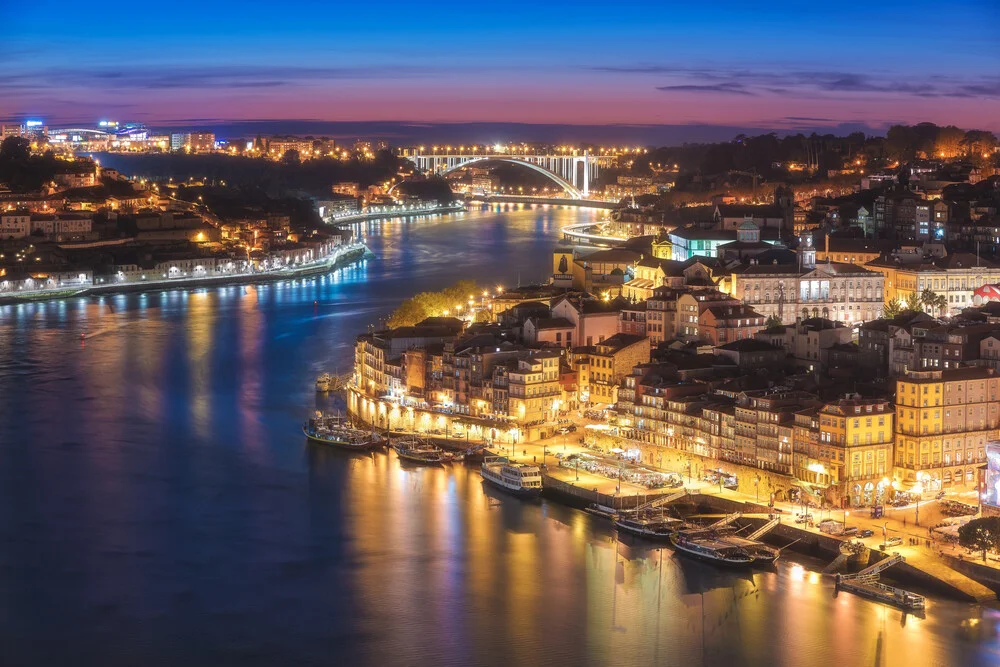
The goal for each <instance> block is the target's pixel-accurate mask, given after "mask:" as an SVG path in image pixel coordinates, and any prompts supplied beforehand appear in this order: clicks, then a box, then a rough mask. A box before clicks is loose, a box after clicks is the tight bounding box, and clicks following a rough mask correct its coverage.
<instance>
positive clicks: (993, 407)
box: [895, 368, 1000, 493]
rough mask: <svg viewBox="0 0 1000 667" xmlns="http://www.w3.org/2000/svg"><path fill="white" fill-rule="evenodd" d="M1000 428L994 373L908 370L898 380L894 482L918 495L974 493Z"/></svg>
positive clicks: (999, 391)
mask: <svg viewBox="0 0 1000 667" xmlns="http://www.w3.org/2000/svg"><path fill="white" fill-rule="evenodd" d="M998 426H1000V377H998V376H997V375H996V372H995V371H994V370H993V369H992V368H951V369H942V370H927V371H924V370H920V371H910V372H908V373H907V374H906V375H905V376H903V377H900V378H899V379H898V380H897V381H896V449H895V477H896V479H897V480H898V482H900V483H901V485H902V486H903V488H909V489H911V490H914V491H916V492H918V493H921V492H924V491H937V490H940V489H952V488H960V489H974V488H975V480H976V468H977V467H978V466H980V465H982V464H983V463H985V461H986V443H987V442H989V441H990V440H995V439H996V438H997V428H998Z"/></svg>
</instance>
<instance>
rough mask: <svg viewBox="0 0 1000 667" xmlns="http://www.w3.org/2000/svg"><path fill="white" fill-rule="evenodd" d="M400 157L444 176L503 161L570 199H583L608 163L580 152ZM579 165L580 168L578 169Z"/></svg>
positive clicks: (602, 157)
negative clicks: (543, 179) (551, 184)
mask: <svg viewBox="0 0 1000 667" xmlns="http://www.w3.org/2000/svg"><path fill="white" fill-rule="evenodd" d="M402 157H404V158H406V159H407V160H410V161H411V162H413V164H415V165H416V167H417V169H419V170H420V171H422V172H425V173H430V174H437V175H441V176H443V175H445V174H448V173H450V172H453V171H455V170H457V169H463V168H465V167H469V166H473V165H476V164H479V163H486V162H507V163H510V164H519V165H522V166H524V167H527V168H529V169H532V170H534V171H536V172H538V173H540V174H542V175H544V176H546V177H547V178H548V179H549V180H551V181H552V182H554V183H556V184H557V185H559V186H560V187H561V188H562V189H563V190H565V191H566V192H567V194H569V196H570V197H572V198H573V199H584V198H586V197H587V196H588V195H589V194H590V181H591V179H596V178H597V175H598V173H599V170H600V168H601V167H602V166H609V164H610V159H609V158H606V157H604V156H601V157H597V156H593V155H590V154H589V153H588V152H587V151H584V153H583V155H560V154H553V155H543V154H534V155H528V154H523V155H522V154H510V153H480V154H432V155H424V154H420V153H416V152H414V153H411V154H406V153H404V154H403V155H402ZM581 166H582V169H581Z"/></svg>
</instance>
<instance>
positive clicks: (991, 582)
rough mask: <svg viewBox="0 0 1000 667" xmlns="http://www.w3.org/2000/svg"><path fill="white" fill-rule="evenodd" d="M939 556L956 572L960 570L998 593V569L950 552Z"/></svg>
mask: <svg viewBox="0 0 1000 667" xmlns="http://www.w3.org/2000/svg"><path fill="white" fill-rule="evenodd" d="M941 557H942V558H943V559H944V561H945V562H946V563H947V564H948V566H949V567H951V568H952V569H953V570H955V571H956V572H961V573H962V574H964V575H965V576H967V577H968V578H969V579H973V580H974V581H978V582H979V583H981V584H982V585H983V586H986V587H987V588H990V589H992V590H993V591H994V592H995V593H1000V569H997V568H995V567H990V566H988V565H983V564H982V563H977V562H976V561H974V560H971V559H966V558H958V557H957V556H952V555H951V554H942V555H941Z"/></svg>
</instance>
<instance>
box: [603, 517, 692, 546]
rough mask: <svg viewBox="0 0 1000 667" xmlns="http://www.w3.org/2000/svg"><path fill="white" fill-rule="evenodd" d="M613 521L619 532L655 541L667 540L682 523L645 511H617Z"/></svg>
mask: <svg viewBox="0 0 1000 667" xmlns="http://www.w3.org/2000/svg"><path fill="white" fill-rule="evenodd" d="M614 521H615V528H617V529H618V530H619V531H621V532H624V533H629V534H630V535H635V536H636V537H642V538H644V539H647V540H654V541H657V542H666V541H668V540H669V539H670V536H671V535H673V534H674V533H676V532H677V529H678V528H679V527H680V526H681V525H683V523H684V522H683V521H680V520H679V519H673V518H670V517H666V516H662V515H661V514H659V513H657V514H650V513H645V512H619V513H618V515H617V516H616V517H615V518H614Z"/></svg>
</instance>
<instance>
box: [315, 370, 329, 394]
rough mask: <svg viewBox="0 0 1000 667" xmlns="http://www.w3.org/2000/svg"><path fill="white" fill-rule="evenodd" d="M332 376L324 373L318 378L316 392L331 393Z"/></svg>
mask: <svg viewBox="0 0 1000 667" xmlns="http://www.w3.org/2000/svg"><path fill="white" fill-rule="evenodd" d="M330 382H331V378H330V374H329V373H323V374H322V375H320V376H319V377H318V378H316V391H319V392H327V391H330Z"/></svg>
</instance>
